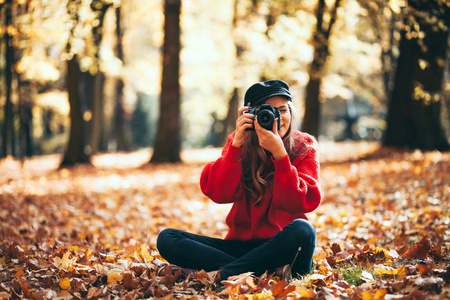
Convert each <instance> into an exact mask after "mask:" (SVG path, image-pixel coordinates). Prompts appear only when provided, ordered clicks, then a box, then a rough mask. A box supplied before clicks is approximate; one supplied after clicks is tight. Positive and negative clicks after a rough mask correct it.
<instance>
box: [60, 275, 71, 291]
mask: <svg viewBox="0 0 450 300" xmlns="http://www.w3.org/2000/svg"><path fill="white" fill-rule="evenodd" d="M59 287H60V288H62V289H64V290H67V289H70V280H69V278H67V277H66V278H64V279H63V280H61V282H60V283H59Z"/></svg>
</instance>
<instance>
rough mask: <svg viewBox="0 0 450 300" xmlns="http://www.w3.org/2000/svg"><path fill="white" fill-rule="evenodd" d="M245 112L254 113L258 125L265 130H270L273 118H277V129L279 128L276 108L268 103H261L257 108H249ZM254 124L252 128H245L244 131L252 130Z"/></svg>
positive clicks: (279, 117)
mask: <svg viewBox="0 0 450 300" xmlns="http://www.w3.org/2000/svg"><path fill="white" fill-rule="evenodd" d="M244 113H246V114H252V115H255V116H256V118H257V119H258V123H259V125H261V127H262V128H264V129H266V130H270V131H272V128H273V122H274V121H275V119H277V118H278V120H277V130H280V126H281V120H280V119H281V115H280V111H279V110H278V108H276V107H273V106H272V105H270V104H262V105H261V107H260V108H259V109H257V108H250V109H249V110H247V111H245V112H244ZM254 130H255V125H253V128H247V129H246V131H254Z"/></svg>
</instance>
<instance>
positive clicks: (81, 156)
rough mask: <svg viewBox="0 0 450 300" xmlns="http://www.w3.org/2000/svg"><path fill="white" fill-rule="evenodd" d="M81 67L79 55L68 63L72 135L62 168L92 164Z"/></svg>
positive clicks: (67, 79) (67, 80) (67, 83)
mask: <svg viewBox="0 0 450 300" xmlns="http://www.w3.org/2000/svg"><path fill="white" fill-rule="evenodd" d="M80 75H81V72H80V67H79V62H78V57H77V55H74V56H73V57H72V59H70V60H68V61H67V77H66V85H67V92H68V97H69V105H70V134H69V143H68V146H67V149H66V152H65V154H64V158H63V161H62V162H61V166H60V167H65V166H73V165H76V164H78V163H85V164H90V160H89V159H90V151H89V149H88V143H87V141H88V138H87V127H88V122H87V120H88V119H89V118H87V116H86V115H85V112H86V111H87V107H86V105H85V103H83V101H86V100H85V99H83V98H84V97H83V96H82V95H80V88H79V87H80V86H83V84H82V82H80Z"/></svg>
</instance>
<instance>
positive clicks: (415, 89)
mask: <svg viewBox="0 0 450 300" xmlns="http://www.w3.org/2000/svg"><path fill="white" fill-rule="evenodd" d="M425 8H426V9H430V11H431V8H430V7H425ZM422 9H423V7H422ZM445 11H446V14H444V15H443V16H442V19H443V20H445V19H446V18H447V19H448V17H449V16H448V12H449V10H448V9H447V10H445ZM418 21H419V23H420V29H421V31H422V32H424V33H425V37H424V39H422V40H419V39H416V38H412V37H411V36H410V33H407V32H406V31H405V30H403V31H402V32H401V41H400V56H399V58H398V65H397V70H396V74H395V86H394V90H393V92H392V96H391V98H390V101H389V106H388V116H387V129H386V132H385V135H384V138H383V145H384V146H394V147H401V148H410V149H420V150H425V151H427V150H440V151H448V150H450V146H449V143H448V140H447V138H446V136H445V132H444V130H443V128H442V125H441V118H440V112H441V106H442V103H441V101H442V100H443V99H442V95H443V94H442V83H443V76H444V67H445V60H446V49H447V40H448V31H447V30H441V29H436V27H435V26H433V25H431V24H429V23H427V22H426V21H425V20H423V19H418ZM407 22H408V21H405V23H407Z"/></svg>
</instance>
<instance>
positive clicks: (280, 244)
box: [157, 79, 321, 280]
mask: <svg viewBox="0 0 450 300" xmlns="http://www.w3.org/2000/svg"><path fill="white" fill-rule="evenodd" d="M291 99H292V96H291V93H290V92H289V86H288V85H287V83H285V82H284V81H282V80H278V79H277V80H269V81H265V82H259V83H256V84H254V85H252V86H251V87H250V88H249V89H248V90H247V92H246V93H245V97H244V101H245V105H247V106H244V107H242V108H240V109H239V117H238V119H237V121H236V130H235V131H234V132H233V133H232V134H231V135H230V136H229V137H228V140H227V143H226V145H225V147H224V148H223V151H222V155H221V157H220V158H219V159H217V160H216V161H215V162H211V163H208V164H207V165H206V166H205V167H204V169H203V171H202V173H201V177H200V187H201V189H202V191H203V193H204V194H205V195H206V196H208V197H209V198H211V200H213V201H214V202H216V203H233V206H232V208H231V210H230V212H229V214H228V216H227V218H226V223H227V225H228V226H229V231H228V234H227V235H226V237H225V239H218V238H211V237H206V236H200V235H195V234H191V233H188V232H183V231H179V230H176V229H165V230H163V231H162V232H161V233H160V235H159V236H158V241H157V248H158V250H159V252H160V254H161V256H162V257H164V258H165V259H166V260H167V261H169V262H170V263H172V264H175V265H178V266H180V267H182V268H189V269H194V270H201V269H203V270H205V271H216V270H217V271H218V275H217V277H216V278H217V280H221V279H222V280H225V279H226V278H227V277H229V276H232V275H237V274H241V273H244V272H254V273H255V274H257V275H259V274H262V273H264V272H265V271H266V270H268V271H269V272H276V271H277V270H278V272H280V271H281V272H280V275H282V276H284V277H286V278H287V279H288V278H289V276H290V273H291V271H292V274H293V275H304V274H306V273H308V272H309V271H310V270H311V268H312V257H313V253H314V249H315V242H316V233H315V229H314V227H313V226H312V225H311V224H310V223H309V222H308V221H307V217H306V215H305V214H306V213H308V212H311V211H313V210H314V209H316V208H317V206H318V205H319V203H320V199H321V192H320V187H319V161H318V150H317V142H316V141H315V139H314V138H313V137H312V136H310V135H308V134H306V133H303V132H299V131H297V130H295V129H294V128H293V125H292V119H293V118H292V112H293V105H292V102H291ZM261 104H270V105H271V106H272V107H275V108H277V109H278V110H279V112H280V117H279V118H280V122H279V128H278V120H275V122H273V125H272V126H271V130H269V129H265V128H267V127H265V128H263V127H261V124H260V122H258V119H257V115H255V114H252V113H248V111H249V108H250V107H251V108H252V109H254V108H259V107H260V106H261ZM246 112H247V113H246ZM277 119H278V118H277ZM252 129H254V130H253V131H252Z"/></svg>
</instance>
